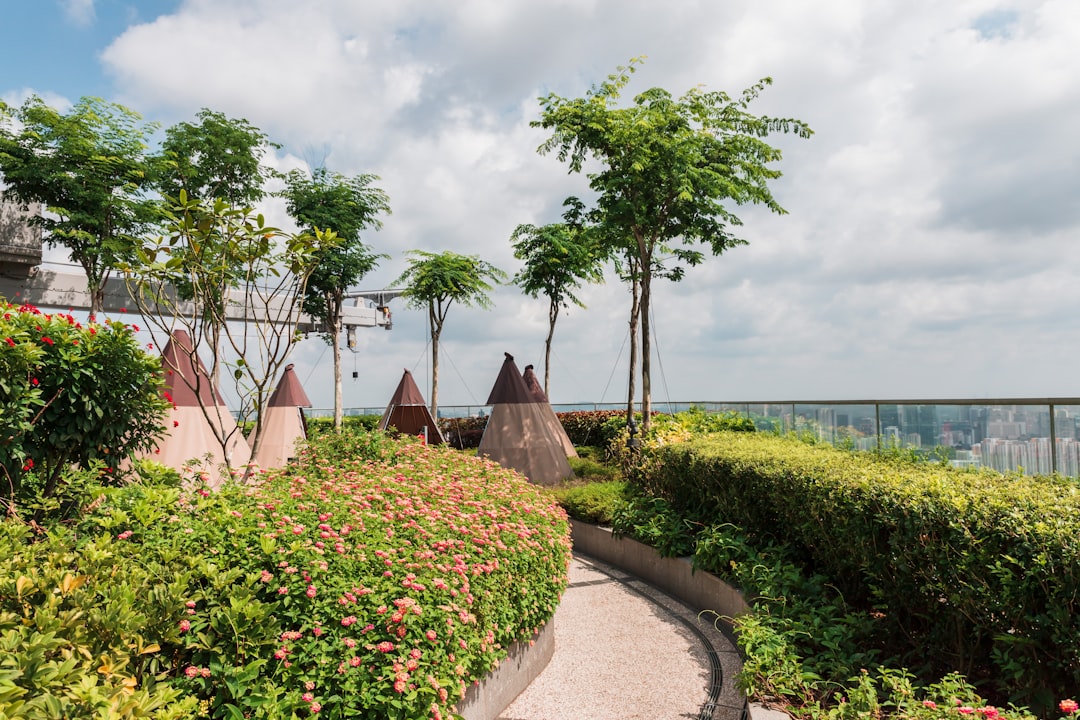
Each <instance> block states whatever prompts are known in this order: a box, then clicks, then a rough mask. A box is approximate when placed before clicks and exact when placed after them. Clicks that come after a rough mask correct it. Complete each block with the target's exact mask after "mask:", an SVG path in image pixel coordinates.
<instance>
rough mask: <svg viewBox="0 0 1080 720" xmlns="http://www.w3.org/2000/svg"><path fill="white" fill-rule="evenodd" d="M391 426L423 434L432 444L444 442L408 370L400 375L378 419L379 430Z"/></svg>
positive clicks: (403, 431) (405, 431)
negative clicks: (391, 395)
mask: <svg viewBox="0 0 1080 720" xmlns="http://www.w3.org/2000/svg"><path fill="white" fill-rule="evenodd" d="M391 427H392V428H395V429H396V430H397V431H398V432H401V433H408V434H409V435H424V437H426V438H427V441H428V443H430V444H432V445H435V444H439V443H442V442H445V440H443V436H442V433H441V432H440V431H439V424H438V423H437V422H435V418H433V417H431V411H430V410H428V406H427V403H426V402H424V396H423V395H421V394H420V388H418V387H416V382H415V381H414V380H413V376H412V373H411V372H409V371H408V370H406V371H405V373H404V374H403V375H402V376H401V382H399V383H398V386H397V390H395V391H394V396H393V397H392V398H390V404H389V405H387V406H386V411H385V412H383V416H382V420H380V421H379V429H380V430H386V429H387V428H391Z"/></svg>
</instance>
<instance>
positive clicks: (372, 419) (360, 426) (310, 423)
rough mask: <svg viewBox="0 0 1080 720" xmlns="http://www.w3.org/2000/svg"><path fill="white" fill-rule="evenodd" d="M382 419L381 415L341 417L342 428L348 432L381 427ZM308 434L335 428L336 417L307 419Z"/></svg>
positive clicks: (317, 433)
mask: <svg viewBox="0 0 1080 720" xmlns="http://www.w3.org/2000/svg"><path fill="white" fill-rule="evenodd" d="M380 421H382V416H381V415H345V416H344V417H342V418H341V429H342V430H344V431H346V432H348V431H353V430H363V431H367V432H371V431H374V430H376V429H377V428H378V427H379V422H380ZM307 428H308V435H310V436H312V437H315V436H316V435H322V434H323V433H326V432H329V431H331V430H333V428H334V418H332V417H313V418H308V419H307Z"/></svg>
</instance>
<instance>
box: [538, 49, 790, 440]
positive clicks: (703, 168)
mask: <svg viewBox="0 0 1080 720" xmlns="http://www.w3.org/2000/svg"><path fill="white" fill-rule="evenodd" d="M639 62H640V59H634V60H632V61H631V62H630V64H629V65H628V66H627V67H620V68H618V70H617V71H616V73H615V74H612V75H609V76H608V78H607V80H606V81H604V82H602V83H600V84H599V85H598V86H595V87H593V88H592V89H591V90H590V91H589V92H588V93H587V94H586V95H585V96H584V97H581V98H574V99H567V98H563V97H559V96H558V95H555V94H553V93H552V94H548V95H547V96H545V97H543V98H541V99H540V106H541V116H540V119H539V120H537V121H534V122H533V123H532V126H533V127H540V128H544V129H546V130H550V131H551V137H549V138H548V139H547V140H546V141H545V142H544V143H543V144H542V145H541V146H540V148H539V152H541V153H544V154H546V153H549V152H554V153H556V155H557V157H558V158H559V160H560V161H561V162H568V163H569V166H570V170H571V172H581V171H582V170H583V169H584V167H585V164H586V162H587V161H589V160H593V161H595V162H596V164H597V165H596V167H594V168H591V169H592V170H593V171H592V172H590V173H589V175H588V178H589V187H590V189H591V190H593V191H594V192H595V193H596V195H597V200H596V207H595V209H594V210H593V211H592V212H590V213H589V214H588V215H587V219H588V221H589V222H590V223H591V224H593V225H595V226H596V227H597V230H596V232H597V233H598V235H599V237H602V238H606V239H607V242H609V243H611V245H610V246H609V248H608V252H609V254H610V255H612V256H615V255H626V256H627V257H628V258H629V259H630V265H631V266H636V271H635V272H631V273H630V276H631V281H632V282H634V283H636V285H635V287H639V288H640V315H639V316H640V319H641V341H642V353H641V358H642V384H643V390H644V393H643V410H644V412H645V423H644V425H645V428H646V429H648V426H649V424H650V422H651V417H650V411H651V399H650V377H649V375H650V362H651V360H650V358H651V353H650V351H649V342H650V331H649V322H650V302H651V283H652V278H653V275H654V273H656V272H657V271H661V274H662V275H664V276H666V277H670V278H673V279H676V280H677V279H679V278H681V276H682V271H681V268H680V269H677V270H664V269H663V267H662V266H663V262H662V258H663V257H664V256H665V255H669V256H672V257H674V258H675V259H676V260H677V261H678V262H680V263H683V264H685V265H689V266H693V265H698V264H700V263H701V262H702V261H703V260H704V255H703V254H702V253H701V252H700V251H699V250H697V249H696V246H697V245H705V246H706V247H708V249H709V250H710V251H711V252H712V254H713V255H719V254H720V253H722V252H724V251H725V250H728V249H730V248H732V247H734V246H736V245H742V244H745V240H743V239H741V238H738V237H736V236H735V235H734V233H733V232H732V230H731V228H732V227H737V226H739V225H741V224H742V221H741V220H740V219H739V217H738V216H736V215H735V214H734V213H733V212H732V210H731V206H732V205H747V204H761V205H764V206H765V207H767V208H768V209H769V210H771V211H773V212H776V213H784V212H785V211H784V209H783V208H782V207H781V206H780V204H779V203H778V202H777V201H776V200H775V199H774V198H773V195H772V192H771V191H770V189H769V182H770V181H772V180H775V179H777V178H779V177H780V171H779V170H777V169H776V168H775V167H773V164H774V163H776V162H778V161H779V160H780V159H781V153H780V150H779V149H777V148H775V147H773V146H771V145H769V144H768V143H767V142H766V141H765V139H766V138H767V137H768V136H769V135H771V134H773V133H794V134H796V135H797V136H799V137H804V138H805V137H809V136H810V135H811V130H810V128H809V127H808V126H807V125H806V124H805V123H803V122H801V121H799V120H794V119H789V118H771V117H768V116H756V115H753V114H752V113H750V112H749V111H748V108H749V106H750V104H751V103H752V102H753V101H754V100H756V99H757V97H758V95H759V94H760V93H761V92H762V91H763V90H764V88H765V86H766V85H768V84H770V83H771V80H770V79H769V78H765V79H763V80H761V81H759V82H758V83H756V84H755V85H752V86H751V87H749V88H747V89H746V90H744V91H743V92H742V94H741V95H740V96H739V97H737V98H732V97H731V96H729V95H728V94H727V93H724V92H718V91H713V92H706V91H704V90H702V89H701V88H693V89H691V90H689V91H688V92H687V93H686V94H684V95H683V96H682V97H681V98H679V99H678V100H676V99H674V98H673V97H672V95H671V94H670V93H669V92H668V91H666V90H664V89H662V88H651V89H649V90H646V91H644V92H642V93H640V94H639V95H637V96H635V97H634V98H633V101H632V103H631V104H630V105H629V106H628V107H617V105H618V103H619V101H620V99H621V94H622V92H623V90H624V89H625V88H626V86H627V85H628V84H629V81H630V76H631V74H633V72H634V71H635V69H636V68H635V66H636V65H637V64H638V63H639ZM676 242H677V243H678V245H673V243H676ZM634 299H635V300H637V299H638V295H637V293H634Z"/></svg>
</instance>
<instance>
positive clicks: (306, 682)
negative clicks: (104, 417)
mask: <svg viewBox="0 0 1080 720" xmlns="http://www.w3.org/2000/svg"><path fill="white" fill-rule="evenodd" d="M105 493H106V495H105V498H104V499H103V501H101V502H100V503H98V504H97V505H96V507H95V509H94V511H93V513H92V514H91V515H89V516H87V517H86V519H85V520H84V521H83V522H82V523H81V525H80V526H79V529H78V533H77V534H75V533H73V534H70V535H65V536H64V537H63V539H62V540H59V541H56V540H54V539H53V537H52V536H51V535H50V536H49V540H48V542H49V543H53V542H58V543H59V546H61V547H64V548H65V549H66V550H65V552H67V553H68V554H66V555H60V556H57V557H56V558H55V559H49V558H48V557H44V556H42V555H40V553H39V554H36V555H33V557H31V555H30V554H24V555H23V556H19V557H17V559H16V564H12V565H9V566H8V567H4V568H2V569H3V570H4V573H3V578H2V579H0V639H3V638H7V639H8V642H9V646H8V647H9V649H10V651H11V653H13V656H14V657H16V658H18V662H22V663H24V664H25V663H27V662H33V663H35V664H40V663H53V664H55V665H63V666H64V667H65V668H67V669H68V670H70V673H69V674H68V675H65V680H64V681H63V682H62V683H60V684H61V686H62V687H60V688H57V689H56V692H54V693H53V694H54V695H57V696H62V695H64V694H65V693H67V694H68V695H70V694H72V693H75V692H77V690H75V689H73V688H74V687H76V686H80V683H83V684H88V685H95V684H102V683H104V680H103V679H102V678H103V677H105V676H102V677H99V675H101V673H100V672H99V671H98V668H99V667H102V666H103V665H102V661H103V659H107V660H108V664H107V667H108V668H110V671H109V672H111V673H112V676H114V677H115V680H114V682H116V683H120V684H122V685H124V687H130V688H134V689H137V690H138V691H139V692H143V691H145V692H154V693H157V694H156V695H154V696H153V697H154V698H157V700H155V701H160V702H161V703H164V704H165V706H166V707H168V708H169V709H170V712H173V710H175V713H174V715H173V716H176V713H179V712H180V711H181V710H184V712H187V711H190V710H191V702H193V701H192V698H194V702H196V703H197V705H196V706H195V707H196V709H195V711H192V712H188V714H187V715H185V716H186V717H195V716H197V717H211V718H233V717H252V718H290V717H294V716H295V717H304V716H308V715H313V714H315V713H316V712H318V713H319V717H324V718H439V717H447V716H448V715H449V713H450V712H451V710H452V707H453V704H454V703H455V702H456V701H457V699H458V698H459V697H460V696H461V694H462V693H463V692H464V689H465V688H466V686H467V685H468V684H469V683H471V682H472V681H473V680H475V679H477V678H479V677H481V676H483V675H484V674H486V673H487V672H489V671H490V670H491V669H492V667H493V666H494V665H495V663H496V662H497V661H498V659H499V658H500V657H502V656H503V655H504V654H505V650H506V647H507V645H509V644H510V643H511V642H514V641H517V640H524V639H528V638H529V637H531V636H532V634H533V633H535V632H536V631H537V629H538V628H539V627H540V626H541V625H542V624H543V623H544V622H546V621H547V620H548V619H549V618H550V617H551V616H552V614H553V613H554V610H555V606H556V604H557V602H558V598H559V596H560V594H561V592H562V590H563V588H564V587H565V585H566V572H567V566H568V562H569V534H568V528H567V523H566V517H565V514H564V513H563V512H562V511H561V510H560V509H559V508H558V506H557V505H555V504H554V503H552V502H551V501H550V500H547V499H545V497H544V496H543V495H542V493H541V491H540V490H539V488H536V487H535V486H532V485H531V484H529V483H528V482H526V481H525V480H524V479H523V478H521V477H520V476H519V475H517V474H515V473H512V472H511V471H507V470H504V469H502V468H500V467H498V466H496V465H494V464H493V463H490V462H488V461H485V460H482V459H479V458H469V457H463V456H461V455H460V454H458V453H454V452H449V451H444V450H440V449H438V448H432V447H424V446H422V445H420V444H418V443H416V442H415V441H412V440H411V439H403V440H401V441H393V440H390V439H388V438H387V437H386V436H384V435H382V434H381V433H374V434H367V435H365V434H363V433H359V432H357V433H353V434H351V435H335V434H327V435H324V436H321V437H320V438H317V439H316V440H314V441H313V442H312V443H310V444H309V446H308V447H307V448H306V449H305V450H304V451H303V452H302V454H301V457H300V462H299V464H297V465H294V466H290V467H289V468H287V469H285V470H284V471H276V472H271V473H267V474H266V475H265V476H263V477H262V478H261V480H260V482H259V484H258V485H255V486H241V485H236V484H228V485H226V486H225V487H224V488H223V489H222V490H221V491H220V492H216V493H211V492H209V491H207V490H205V489H201V488H199V489H194V490H186V491H180V490H179V489H176V488H170V487H161V486H153V485H131V486H125V487H120V488H110V489H107V490H106V491H105ZM23 540H24V538H20V542H22V541H23ZM64 572H67V573H69V574H70V575H72V576H74V577H77V578H79V580H78V581H77V582H78V587H77V588H73V590H72V592H69V593H66V594H65V593H64V592H63V587H62V586H60V587H61V592H56V591H55V590H54V588H55V587H58V585H57V583H63V582H65V581H64V580H63V573H64ZM46 575H50V576H51V575H56V576H57V577H58V579H57V580H56V581H55V582H51V583H45V582H41V583H38V582H37V581H36V580H35V581H34V582H35V585H34V587H35V588H36V590H35V592H38V593H40V594H39V595H36V596H34V597H33V598H31V597H30V596H29V595H27V594H26V592H23V593H19V592H18V588H17V587H15V583H16V582H18V581H17V578H19V577H21V576H27V577H44V576H46ZM67 582H68V583H69V584H70V583H72V582H76V581H72V580H69V581H67ZM23 583H24V584H25V581H23ZM75 590H78V593H76V592H74V591H75ZM49 598H53V599H54V602H55V603H57V604H58V607H59V606H62V607H60V608H59V609H58V610H57V615H58V616H62V617H64V618H67V620H65V621H63V622H58V621H56V622H54V621H48V622H44V624H42V625H40V626H39V625H35V624H34V623H35V622H36V620H37V618H38V617H39V616H38V615H35V614H34V612H33V607H34V604H36V603H37V604H40V603H44V602H50V601H49ZM76 613H82V614H84V615H85V616H86V617H87V618H89V619H83V620H79V619H78V615H77V614H76ZM42 617H44V618H45V620H48V618H47V617H46V616H42ZM25 618H30V624H29V625H28V624H27V622H26V621H25ZM5 623H6V624H5ZM64 623H66V624H64ZM79 626H85V627H84V628H82V629H80V627H79ZM24 627H30V628H31V629H32V630H33V631H34V632H38V633H41V634H43V635H44V634H48V633H50V632H51V633H54V635H52V636H51V637H53V638H55V639H56V640H55V642H53V644H52V645H50V646H49V647H48V648H47V649H40V648H39V649H34V648H35V647H36V646H29V645H27V644H26V643H24V642H22V641H21V640H20V637H21V635H22V634H25V633H26V632H28V631H27V630H24V629H21V628H24ZM16 631H17V634H15V635H11V634H10V633H16ZM78 633H82V634H78ZM87 633H92V634H94V635H95V636H96V637H97V640H96V642H97V643H98V644H96V645H90V644H88V643H89V641H88V640H87V639H86V638H85V637H84V636H85V635H86V634H87ZM50 642H51V641H50ZM79 647H86V649H87V652H88V653H89V654H90V656H92V657H93V658H94V661H93V662H91V661H89V660H88V661H87V662H86V663H81V661H76V663H75V664H76V665H77V667H76V668H75V669H71V668H68V665H65V664H64V663H67V662H68V661H67V660H66V658H69V656H70V654H71V653H72V652H82V651H81V650H77V648H79ZM31 652H33V653H37V655H36V656H35V657H39V658H40V660H32V661H31V660H27V659H26V658H25V657H24V656H25V655H26V654H27V653H31ZM50 667H52V665H50ZM0 677H4V675H3V673H0ZM2 682H3V681H0V713H2V712H6V711H7V707H6V706H5V704H4V703H5V702H6V697H7V696H5V694H4V687H5V686H4V685H3V684H2ZM21 682H22V679H21V678H19V677H16V678H15V680H14V681H13V685H14V686H17V687H18V688H22V689H23V690H25V692H24V693H23V694H24V695H25V694H26V693H31V694H33V692H34V691H35V690H29V689H26V688H25V687H24V685H22V684H20V683H21ZM35 688H37V686H35ZM175 690H179V691H180V693H181V694H180V696H179V697H180V699H176V695H175V692H174V691H175ZM10 692H11V693H13V696H14V693H18V692H20V691H19V690H11V691H10ZM78 692H81V691H78ZM170 693H172V694H170ZM172 700H175V703H174V704H175V708H174V707H173V705H170V704H169V703H170V702H172ZM147 702H150V700H147ZM176 708H179V709H176ZM70 715H71V716H72V717H80V715H79V714H78V713H76V712H74V711H73V712H71V713H70ZM57 716H59V715H57ZM81 716H82V717H88V716H90V715H89V714H83V715H81ZM163 717H165V716H163Z"/></svg>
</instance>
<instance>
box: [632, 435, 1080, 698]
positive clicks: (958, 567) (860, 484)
mask: <svg viewBox="0 0 1080 720" xmlns="http://www.w3.org/2000/svg"><path fill="white" fill-rule="evenodd" d="M651 457H652V461H651V464H649V465H648V467H647V473H645V474H644V475H643V478H642V481H643V483H644V484H645V485H647V486H648V487H649V488H650V489H651V490H652V491H654V492H655V493H656V494H658V495H659V496H661V497H664V498H666V499H667V500H668V501H670V502H671V504H672V505H673V506H674V507H675V508H676V509H677V510H679V511H682V512H687V513H689V514H691V515H693V516H695V517H697V516H703V515H704V516H708V517H709V518H710V519H711V520H712V521H713V522H715V523H731V524H733V525H736V526H739V527H741V528H744V529H745V530H746V532H747V534H748V536H749V537H750V539H751V540H752V541H753V542H754V543H755V544H763V543H764V544H768V543H780V544H783V545H785V546H787V547H788V548H790V549H791V551H792V552H793V553H794V555H793V557H794V558H795V559H797V560H799V561H800V562H802V563H804V564H805V565H806V566H807V567H809V568H811V569H812V570H814V571H815V572H820V573H822V574H824V575H825V576H827V577H828V578H829V582H831V583H833V584H835V585H836V586H837V588H838V589H839V590H840V591H841V593H842V594H843V595H844V597H845V598H846V599H847V600H848V602H851V603H854V604H857V605H859V606H860V607H865V608H873V609H874V610H875V612H877V613H879V614H880V618H881V624H882V625H883V626H884V627H885V628H887V634H888V636H889V637H890V639H891V641H892V642H894V643H899V642H905V643H906V645H905V647H906V648H907V650H906V652H905V654H904V655H903V656H902V658H901V659H902V660H903V662H904V664H906V665H908V666H910V667H913V668H915V669H917V670H918V671H919V672H920V674H940V673H941V672H944V671H947V670H950V669H954V670H959V671H962V672H963V673H964V674H965V675H967V676H968V677H971V678H973V679H974V681H975V682H976V683H977V684H979V685H980V686H982V687H985V688H988V689H990V690H993V691H994V692H996V693H999V694H1000V695H1003V696H1008V697H1010V698H1011V699H1012V700H1013V701H1014V702H1017V703H1022V704H1026V705H1032V706H1034V707H1036V708H1045V707H1048V706H1049V705H1050V703H1051V702H1052V701H1053V698H1054V697H1055V696H1056V697H1061V696H1063V695H1065V694H1067V693H1068V691H1070V690H1071V689H1073V688H1075V687H1077V685H1080V647H1078V646H1077V644H1076V638H1077V637H1080V614H1078V611H1080V596H1078V595H1077V593H1076V588H1077V587H1080V489H1078V488H1077V486H1076V485H1075V484H1074V483H1072V482H1068V481H1064V480H1059V479H1055V478H1042V479H1037V478H1022V477H1010V478H1003V477H1001V476H998V475H994V474H990V473H973V472H958V471H952V470H949V469H948V468H943V467H941V466H920V465H906V464H897V463H893V462H883V461H881V460H876V459H874V458H872V457H866V456H854V455H851V454H850V453H845V452H843V451H838V450H834V449H831V448H827V447H820V446H818V447H814V446H807V445H804V444H801V443H796V442H792V441H790V440H785V439H783V438H777V437H772V436H766V435H762V434H757V435H752V434H744V433H725V434H720V435H715V436H711V437H708V438H703V439H698V440H694V441H691V442H688V443H682V444H677V445H668V446H664V447H662V448H658V449H656V450H655V451H654V452H653V453H651Z"/></svg>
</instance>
